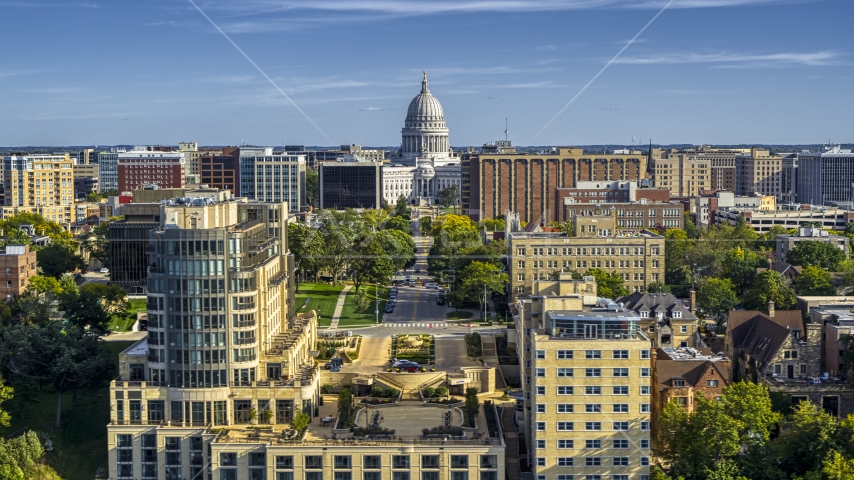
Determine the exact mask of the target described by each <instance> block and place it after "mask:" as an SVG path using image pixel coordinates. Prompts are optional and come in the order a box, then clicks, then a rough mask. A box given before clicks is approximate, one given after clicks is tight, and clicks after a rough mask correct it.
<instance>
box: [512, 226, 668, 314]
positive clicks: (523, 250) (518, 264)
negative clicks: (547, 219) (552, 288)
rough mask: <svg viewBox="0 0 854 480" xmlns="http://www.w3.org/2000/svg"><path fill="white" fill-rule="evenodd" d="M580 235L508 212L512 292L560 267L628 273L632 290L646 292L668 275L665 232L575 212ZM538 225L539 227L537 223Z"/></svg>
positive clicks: (526, 290) (525, 290)
mask: <svg viewBox="0 0 854 480" xmlns="http://www.w3.org/2000/svg"><path fill="white" fill-rule="evenodd" d="M574 221H575V235H574V236H572V235H567V234H565V233H560V232H543V231H542V229H539V228H536V227H535V226H534V225H533V224H528V227H526V229H525V230H527V231H525V230H520V229H519V228H518V225H519V222H518V219H515V218H514V216H512V215H511V216H510V217H508V221H507V228H508V231H507V233H506V238H507V248H508V258H509V262H508V270H509V283H510V296H511V298H513V299H515V298H517V297H525V296H527V295H530V294H531V288H532V284H533V282H534V281H536V280H548V279H550V278H552V276H553V275H554V274H555V273H556V272H560V271H565V272H568V271H573V270H574V271H578V272H581V273H584V272H586V271H588V270H590V269H593V268H601V269H604V270H606V271H609V272H616V273H619V274H620V275H622V276H623V280H624V282H625V284H626V286H627V287H628V289H629V291H635V292H643V291H645V290H646V287H647V286H648V285H649V284H650V283H653V282H659V281H664V249H665V244H664V238H663V237H662V236H660V235H657V234H655V233H652V232H650V231H647V230H644V229H637V230H631V229H620V228H618V227H617V226H616V219H615V218H614V216H613V215H601V216H589V217H586V216H585V217H574ZM531 227H533V228H531Z"/></svg>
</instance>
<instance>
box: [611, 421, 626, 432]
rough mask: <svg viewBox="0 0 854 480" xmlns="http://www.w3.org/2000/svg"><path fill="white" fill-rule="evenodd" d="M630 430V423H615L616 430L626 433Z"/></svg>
mask: <svg viewBox="0 0 854 480" xmlns="http://www.w3.org/2000/svg"><path fill="white" fill-rule="evenodd" d="M628 429H629V422H614V430H617V431H626V430H628Z"/></svg>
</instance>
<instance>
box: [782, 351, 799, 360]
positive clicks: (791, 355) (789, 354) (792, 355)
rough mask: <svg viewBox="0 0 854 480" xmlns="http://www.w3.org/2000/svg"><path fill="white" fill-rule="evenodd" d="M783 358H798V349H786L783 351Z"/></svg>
mask: <svg viewBox="0 0 854 480" xmlns="http://www.w3.org/2000/svg"><path fill="white" fill-rule="evenodd" d="M783 358H791V359H797V358H798V351H797V350H786V351H785V352H783Z"/></svg>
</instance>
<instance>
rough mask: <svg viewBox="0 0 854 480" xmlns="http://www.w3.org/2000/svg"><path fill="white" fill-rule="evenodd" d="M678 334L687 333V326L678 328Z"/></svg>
mask: <svg viewBox="0 0 854 480" xmlns="http://www.w3.org/2000/svg"><path fill="white" fill-rule="evenodd" d="M674 313H677V312H674ZM679 333H688V326H687V325H682V326H681V327H679Z"/></svg>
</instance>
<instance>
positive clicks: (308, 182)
mask: <svg viewBox="0 0 854 480" xmlns="http://www.w3.org/2000/svg"><path fill="white" fill-rule="evenodd" d="M305 200H306V202H308V204H309V205H311V207H312V208H314V209H317V208H320V175H318V174H317V171H315V170H314V169H313V168H306V169H305Z"/></svg>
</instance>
